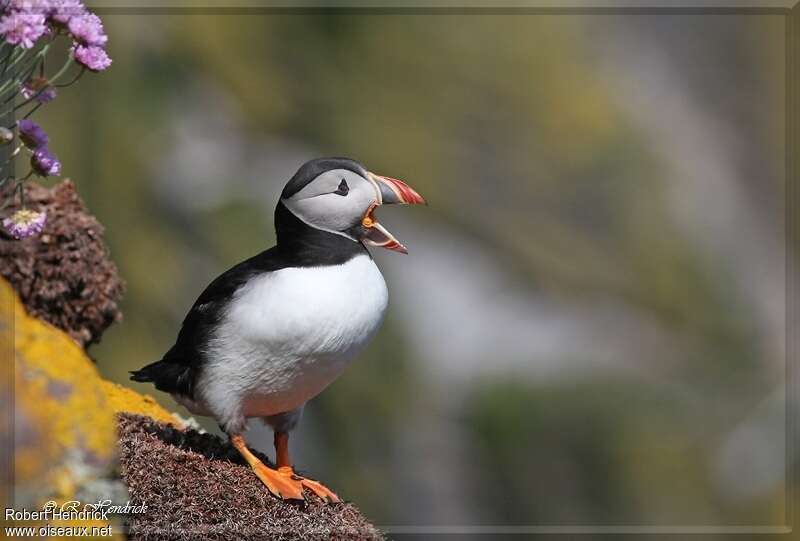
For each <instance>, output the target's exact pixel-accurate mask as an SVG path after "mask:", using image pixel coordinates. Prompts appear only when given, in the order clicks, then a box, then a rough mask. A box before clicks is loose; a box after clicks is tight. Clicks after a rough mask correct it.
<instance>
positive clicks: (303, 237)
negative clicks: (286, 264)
mask: <svg viewBox="0 0 800 541" xmlns="http://www.w3.org/2000/svg"><path fill="white" fill-rule="evenodd" d="M275 235H276V236H277V239H278V250H279V251H280V252H281V253H282V254H283V255H284V256H285V257H287V258H288V259H289V260H290V261H291V262H292V264H294V265H296V266H312V267H313V266H324V265H341V264H342V263H345V262H346V261H349V260H350V259H352V258H354V257H355V256H357V255H362V254H367V255H369V252H368V251H367V249H366V248H365V247H364V245H363V244H361V243H360V242H357V241H354V240H352V239H350V238H348V237H345V236H343V235H337V234H336V233H329V232H328V231H322V230H321V229H316V228H314V227H311V226H310V225H308V224H306V223H305V222H303V221H301V220H300V219H299V218H298V217H297V216H295V215H294V214H292V212H291V211H290V210H289V209H288V208H286V205H284V204H283V201H279V202H278V206H277V207H275Z"/></svg>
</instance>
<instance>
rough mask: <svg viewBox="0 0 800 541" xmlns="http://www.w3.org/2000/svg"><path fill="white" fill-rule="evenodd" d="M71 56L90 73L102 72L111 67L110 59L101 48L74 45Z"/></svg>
mask: <svg viewBox="0 0 800 541" xmlns="http://www.w3.org/2000/svg"><path fill="white" fill-rule="evenodd" d="M72 54H73V55H74V56H75V60H77V61H78V63H79V64H82V65H84V66H86V67H87V68H89V69H90V70H91V71H103V70H104V69H106V68H107V67H108V66H110V65H111V59H110V58H109V57H108V54H107V53H106V51H105V49H103V48H102V47H94V46H89V47H85V46H83V45H76V46H75V47H73V49H72Z"/></svg>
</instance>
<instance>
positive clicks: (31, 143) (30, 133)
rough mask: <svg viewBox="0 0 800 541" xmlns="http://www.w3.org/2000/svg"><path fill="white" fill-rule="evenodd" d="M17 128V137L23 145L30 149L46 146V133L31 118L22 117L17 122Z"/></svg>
mask: <svg viewBox="0 0 800 541" xmlns="http://www.w3.org/2000/svg"><path fill="white" fill-rule="evenodd" d="M17 128H18V129H19V138H20V139H22V142H23V143H25V146H26V147H28V148H31V149H34V150H35V149H37V148H45V147H47V141H48V138H47V134H46V133H45V132H44V130H43V129H42V127H41V126H39V125H38V124H37V123H36V122H34V121H33V120H28V119H27V118H26V119H23V120H20V121H18V122H17Z"/></svg>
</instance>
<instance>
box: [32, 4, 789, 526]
mask: <svg viewBox="0 0 800 541" xmlns="http://www.w3.org/2000/svg"><path fill="white" fill-rule="evenodd" d="M101 14H102V16H103V19H104V21H105V22H106V26H107V30H108V33H109V35H110V37H111V41H110V44H109V51H110V54H111V56H112V57H113V58H114V64H113V66H112V67H111V69H110V70H109V71H108V72H106V73H104V74H103V75H101V76H99V75H98V76H93V75H89V76H86V77H85V78H84V79H83V80H82V81H81V84H80V85H78V86H76V87H74V88H69V89H65V90H64V91H63V92H62V93H61V96H60V97H59V101H58V103H57V104H56V105H54V106H50V107H44V108H42V109H41V110H40V111H39V112H38V113H37V120H38V121H39V122H40V123H41V124H42V126H43V127H44V128H45V129H46V130H48V132H50V133H51V141H52V143H51V147H52V149H53V151H54V152H56V153H57V154H58V155H59V156H60V157H61V158H62V161H63V164H64V167H63V170H64V172H65V174H66V175H67V176H69V177H70V178H72V179H73V180H74V181H75V182H76V184H77V185H78V189H79V191H80V193H81V194H82V196H83V197H84V198H85V199H86V201H87V203H88V205H89V207H90V209H91V210H92V211H93V212H94V213H95V214H96V215H97V216H98V217H99V219H100V220H101V222H102V223H104V224H105V226H106V228H107V239H108V241H109V243H110V246H111V250H112V257H113V259H114V260H115V261H116V262H117V264H118V265H119V267H120V269H121V271H122V274H123V276H124V278H125V279H126V280H127V283H128V292H127V296H126V299H125V302H124V305H123V311H124V314H125V319H124V321H123V322H122V323H121V324H118V325H116V326H114V327H112V328H111V329H110V330H109V331H108V332H107V333H106V335H105V337H104V340H103V342H102V344H100V345H99V346H96V347H94V348H93V349H92V350H91V351H90V353H91V354H92V356H93V357H94V358H96V360H97V362H98V364H99V367H100V370H101V372H102V373H103V374H104V375H105V376H107V377H109V378H111V379H113V380H116V381H120V382H126V383H127V371H128V370H131V369H134V368H138V367H140V366H142V365H143V364H145V363H147V362H150V361H153V360H156V359H158V358H160V356H161V355H162V354H163V352H164V351H166V350H167V349H168V348H169V347H170V346H171V344H172V341H173V340H174V338H175V335H176V333H177V330H178V329H179V326H180V322H181V320H182V318H183V316H184V315H185V313H186V311H187V310H188V308H189V307H190V306H191V304H192V302H193V301H194V299H195V298H196V297H197V295H198V294H199V293H200V292H201V291H202V289H203V288H204V287H205V286H206V285H207V283H208V282H209V281H210V280H212V279H213V278H214V277H215V276H217V275H218V274H219V273H221V272H222V271H224V270H226V269H227V268H229V267H230V266H232V265H233V264H235V263H237V262H239V261H241V260H243V259H245V258H247V257H249V256H251V255H253V254H255V253H257V252H259V251H261V250H263V249H265V248H268V247H269V246H271V245H272V244H273V242H274V234H273V229H272V212H273V209H274V206H275V203H276V201H277V197H278V194H279V192H280V190H281V188H282V187H283V185H284V183H285V182H286V180H287V179H288V178H289V177H290V176H291V175H292V174H293V173H294V171H295V170H296V169H297V168H298V166H299V165H300V164H302V163H303V162H304V161H306V160H308V159H310V158H313V157H319V156H325V155H342V156H350V157H354V158H356V159H358V160H360V161H361V162H363V163H364V164H366V165H367V167H368V168H370V169H371V170H372V171H375V172H377V173H380V174H385V175H389V176H392V177H396V178H400V179H404V180H406V181H407V182H408V183H409V184H411V185H412V186H413V187H415V188H416V189H417V190H418V191H419V192H420V193H422V194H423V195H424V196H425V197H426V199H427V200H428V201H429V203H430V206H429V207H427V208H404V209H401V210H399V211H398V210H397V209H390V208H386V209H382V210H381V211H380V212H379V214H380V216H381V218H382V220H383V222H384V223H385V224H387V225H388V227H389V229H390V230H391V231H392V232H393V233H395V234H396V235H397V237H398V238H399V239H400V240H401V241H402V242H404V243H405V244H406V245H407V246H408V248H409V251H410V255H408V256H400V255H398V254H394V253H389V252H384V251H374V255H375V258H376V260H377V261H378V263H379V265H380V266H381V268H382V269H383V270H384V274H385V275H386V278H387V283H388V284H389V288H390V292H391V293H390V294H391V301H390V311H389V316H388V320H387V322H386V324H385V326H384V328H383V329H382V331H381V332H380V333H379V335H378V337H377V339H376V340H375V342H374V343H373V344H372V345H371V346H370V347H369V348H368V350H367V352H366V353H365V354H364V355H362V357H361V358H360V359H358V360H357V361H355V362H354V364H353V365H351V367H350V368H349V370H348V371H347V372H346V373H345V375H344V376H343V377H342V378H340V379H339V380H338V381H337V382H336V383H334V384H333V385H332V386H331V387H330V388H329V389H328V390H326V391H325V392H324V393H323V394H322V395H321V396H319V397H318V398H316V399H314V400H313V401H312V402H311V403H310V405H309V406H308V407H307V408H306V415H305V417H304V420H303V422H302V423H301V425H300V427H299V429H298V430H297V432H296V435H295V436H294V437H293V441H292V449H293V457H294V459H295V462H296V464H297V465H298V467H299V468H300V469H301V470H305V471H308V472H309V473H310V474H311V475H312V476H313V477H316V478H319V479H321V480H323V481H324V482H326V483H327V484H329V485H330V486H331V487H333V488H334V489H335V490H336V491H337V492H338V493H339V494H340V495H342V496H343V497H344V498H346V499H348V500H353V501H355V502H356V503H357V504H358V505H359V506H360V507H361V508H362V510H363V511H364V513H365V514H366V515H367V516H368V517H369V518H370V519H372V520H373V521H375V522H376V523H377V524H383V525H386V524H395V525H491V524H507V525H616V524H629V525H630V524H646V525H723V526H736V525H746V524H759V525H775V526H780V525H783V524H784V523H785V512H786V502H785V497H784V496H785V494H784V491H785V466H786V463H787V460H786V456H785V430H784V427H785V424H784V423H785V394H784V382H785V377H784V374H785V363H784V355H785V338H786V336H785V332H786V329H785V272H784V248H785V246H784V233H783V232H784V188H785V185H784V180H785V171H784V158H785V154H784V152H785V147H784V139H785V137H784V135H785V131H784V129H785V126H784V121H785V107H784V99H785V95H784V94H785V52H784V45H785V43H784V40H785V27H784V18H783V17H782V16H780V15H747V16H744V15H733V14H726V15H710V14H707V15H701V14H694V15H677V14H658V15H619V16H614V15H608V14H607V15H585V16H579V15H543V14H539V15H535V14H530V15H486V14H483V15H464V14H462V15H457V14H455V15H448V14H437V15H430V14H428V15H411V14H402V15H400V14H398V15H389V14H375V13H373V14H358V13H342V14H333V13H329V14H318V15H315V14H309V13H303V12H297V13H296V14H282V15H278V14H268V13H258V12H247V13H242V14H240V15H234V14H225V15H223V14H219V13H216V14H203V13H201V12H198V13H196V14H189V13H180V14H175V15H168V14H159V15H154V14H149V15H136V14H131V13H124V14H123V13H114V12H110V13H102V12H101ZM131 385H135V384H131ZM137 388H138V389H139V390H142V391H144V392H147V393H155V394H156V396H157V398H158V400H159V401H160V402H161V403H162V404H165V405H167V407H169V408H173V409H174V410H175V411H178V412H180V413H181V414H182V415H184V416H188V413H187V412H186V411H185V410H183V409H182V408H181V407H179V406H177V405H176V404H175V403H174V402H172V400H171V399H170V398H169V396H167V395H164V394H163V393H158V392H156V391H155V390H154V389H153V388H152V387H150V386H144V385H141V386H138V385H137ZM198 420H199V421H201V423H203V425H204V426H205V427H206V428H207V429H209V430H211V431H217V428H216V426H215V425H214V423H213V422H209V421H208V420H204V419H198ZM249 437H250V438H251V441H253V443H254V444H255V446H256V447H258V448H260V449H261V450H264V451H265V452H268V454H270V455H271V454H272V445H271V435H270V433H269V432H267V431H266V429H264V428H263V427H262V426H261V424H260V423H258V422H256V421H253V422H251V430H250V434H249Z"/></svg>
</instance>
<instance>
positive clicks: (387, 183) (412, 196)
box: [361, 173, 427, 254]
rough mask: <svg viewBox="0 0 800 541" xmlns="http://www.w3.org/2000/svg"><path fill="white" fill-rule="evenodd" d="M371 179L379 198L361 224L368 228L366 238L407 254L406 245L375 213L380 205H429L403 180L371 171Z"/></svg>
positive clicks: (373, 242)
mask: <svg viewBox="0 0 800 541" xmlns="http://www.w3.org/2000/svg"><path fill="white" fill-rule="evenodd" d="M369 180H370V181H372V184H373V185H374V186H375V190H376V192H377V195H378V198H377V202H376V203H373V204H372V205H371V206H370V208H369V209H368V210H367V213H366V214H365V215H364V218H363V219H362V220H361V225H363V226H364V228H365V229H366V234H365V235H364V240H365V241H366V242H368V243H369V244H370V245H372V246H379V247H381V248H386V249H387V250H393V251H395V252H400V253H401V254H407V253H408V250H407V249H406V247H405V246H403V245H402V244H401V243H400V241H398V240H397V239H396V238H395V237H394V235H392V234H391V233H389V231H387V230H386V228H385V227H383V226H382V225H381V224H380V223H378V220H376V219H375V215H374V214H373V213H374V211H375V209H376V208H377V207H378V206H379V205H427V203H426V202H425V199H423V198H422V196H421V195H420V194H418V193H417V192H416V191H414V189H413V188H411V186H409V185H408V184H406V183H405V182H403V181H402V180H397V179H396V178H391V177H383V176H380V175H375V174H373V173H369Z"/></svg>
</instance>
